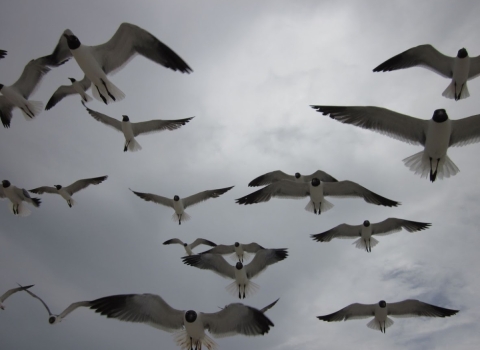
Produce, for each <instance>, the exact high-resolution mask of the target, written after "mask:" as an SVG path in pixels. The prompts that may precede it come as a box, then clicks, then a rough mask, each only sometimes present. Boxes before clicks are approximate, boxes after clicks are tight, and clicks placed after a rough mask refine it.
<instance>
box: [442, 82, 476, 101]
mask: <svg viewBox="0 0 480 350" xmlns="http://www.w3.org/2000/svg"><path fill="white" fill-rule="evenodd" d="M442 96H444V97H446V98H451V99H455V101H458V100H462V99H464V98H467V97H470V93H469V92H468V86H467V82H465V83H464V84H463V86H461V87H460V86H457V87H456V89H455V81H453V80H452V82H451V83H450V84H449V85H448V86H447V88H446V89H445V91H443V93H442Z"/></svg>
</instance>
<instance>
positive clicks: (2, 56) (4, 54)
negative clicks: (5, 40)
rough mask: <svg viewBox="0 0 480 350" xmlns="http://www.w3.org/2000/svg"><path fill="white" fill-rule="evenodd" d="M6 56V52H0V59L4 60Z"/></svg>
mask: <svg viewBox="0 0 480 350" xmlns="http://www.w3.org/2000/svg"><path fill="white" fill-rule="evenodd" d="M6 55H7V51H5V50H0V58H5V56H6Z"/></svg>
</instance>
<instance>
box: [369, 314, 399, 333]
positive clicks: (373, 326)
mask: <svg viewBox="0 0 480 350" xmlns="http://www.w3.org/2000/svg"><path fill="white" fill-rule="evenodd" d="M391 325H393V320H392V319H391V318H390V317H387V318H386V320H385V329H387V328H388V327H390V326H391ZM367 327H368V328H370V329H375V330H378V331H381V330H382V328H384V327H383V325H381V326H380V323H379V322H378V321H377V319H376V318H375V317H374V318H373V320H371V321H370V322H368V323H367Z"/></svg>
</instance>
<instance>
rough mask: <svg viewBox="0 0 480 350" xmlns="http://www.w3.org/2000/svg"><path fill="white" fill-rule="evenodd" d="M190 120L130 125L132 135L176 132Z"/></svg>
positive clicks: (155, 121)
mask: <svg viewBox="0 0 480 350" xmlns="http://www.w3.org/2000/svg"><path fill="white" fill-rule="evenodd" d="M193 118H195V117H192V118H185V119H176V120H150V121H148V122H140V123H131V125H132V130H133V135H134V136H138V135H140V134H148V133H150V132H155V131H163V130H176V129H179V128H180V127H182V126H183V125H185V124H187V123H188V122H189V121H190V120H192V119H193Z"/></svg>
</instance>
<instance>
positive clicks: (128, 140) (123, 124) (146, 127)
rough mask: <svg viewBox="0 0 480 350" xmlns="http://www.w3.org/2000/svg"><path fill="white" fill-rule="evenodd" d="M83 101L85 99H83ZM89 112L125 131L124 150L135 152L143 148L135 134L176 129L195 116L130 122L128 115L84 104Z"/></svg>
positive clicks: (104, 122) (97, 118)
mask: <svg viewBox="0 0 480 350" xmlns="http://www.w3.org/2000/svg"><path fill="white" fill-rule="evenodd" d="M82 103H83V101H82ZM83 106H84V107H85V108H86V109H87V112H88V113H89V114H90V115H91V116H92V117H93V118H95V119H96V120H98V121H99V122H101V123H103V124H105V125H108V126H111V127H112V128H114V129H116V130H118V131H121V132H123V135H124V136H125V145H124V147H123V151H124V152H127V150H128V151H131V152H135V151H139V150H141V149H142V146H140V144H139V143H138V142H137V140H135V136H138V135H140V134H147V133H150V132H155V131H163V130H176V129H179V128H181V127H182V126H183V125H185V124H186V123H188V122H189V121H190V120H192V119H193V118H195V117H192V118H185V119H175V120H160V119H157V120H150V121H148V122H139V123H130V119H129V118H128V116H126V115H124V116H123V119H122V121H119V120H117V119H114V118H112V117H109V116H108V115H105V114H102V113H99V112H96V111H94V110H92V109H90V108H88V107H87V106H85V104H83Z"/></svg>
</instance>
